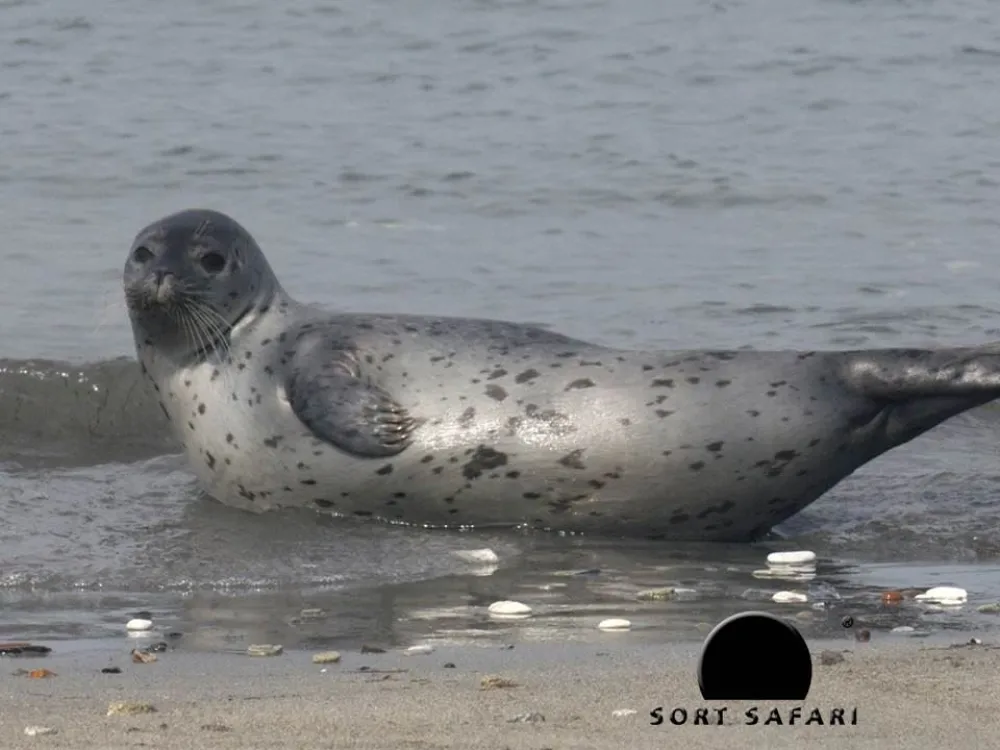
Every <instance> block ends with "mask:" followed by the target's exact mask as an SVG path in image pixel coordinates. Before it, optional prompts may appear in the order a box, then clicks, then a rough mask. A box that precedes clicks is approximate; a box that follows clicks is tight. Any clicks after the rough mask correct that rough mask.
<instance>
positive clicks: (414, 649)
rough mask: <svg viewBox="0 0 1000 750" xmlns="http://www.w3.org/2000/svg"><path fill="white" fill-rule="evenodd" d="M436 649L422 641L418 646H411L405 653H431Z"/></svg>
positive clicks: (415, 654)
mask: <svg viewBox="0 0 1000 750" xmlns="http://www.w3.org/2000/svg"><path fill="white" fill-rule="evenodd" d="M433 651H434V647H433V646H430V645H428V644H426V643H421V644H418V645H416V646H410V647H409V648H408V649H406V650H405V651H404V652H403V653H404V654H406V655H407V656H420V655H421V654H430V653H432V652H433Z"/></svg>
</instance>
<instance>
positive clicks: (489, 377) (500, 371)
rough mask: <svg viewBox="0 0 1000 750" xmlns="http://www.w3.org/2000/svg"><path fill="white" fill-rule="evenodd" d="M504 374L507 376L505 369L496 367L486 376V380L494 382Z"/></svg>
mask: <svg viewBox="0 0 1000 750" xmlns="http://www.w3.org/2000/svg"><path fill="white" fill-rule="evenodd" d="M506 374H507V371H506V370H505V369H503V368H502V367H498V368H497V369H495V370H494V371H493V372H491V373H490V374H489V375H487V376H486V379H487V380H496V379H497V378H502V377H503V376H504V375H506Z"/></svg>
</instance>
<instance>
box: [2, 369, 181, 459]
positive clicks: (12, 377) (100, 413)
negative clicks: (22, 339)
mask: <svg viewBox="0 0 1000 750" xmlns="http://www.w3.org/2000/svg"><path fill="white" fill-rule="evenodd" d="M167 427H168V425H167V421H166V419H165V417H164V416H163V413H162V412H161V411H160V408H159V405H158V403H157V401H156V398H155V397H154V395H153V392H152V389H151V388H149V387H148V385H147V384H146V382H145V380H144V379H143V377H142V374H141V372H140V371H139V366H138V364H136V362H134V361H133V360H131V359H128V358H125V357H121V358H117V359H113V360H108V361H104V362H98V363H95V364H88V365H75V364H70V363H67V362H60V361H55V360H41V359H33V360H10V359H7V360H0V464H2V465H4V466H5V467H7V468H17V467H20V468H41V467H52V466H84V465H91V464H98V463H106V462H110V461H134V460H139V459H142V458H149V457H151V456H156V455H163V454H165V453H170V452H175V451H177V450H178V449H179V448H178V446H177V444H176V443H175V441H174V439H173V437H172V436H171V435H170V432H169V430H168V429H167Z"/></svg>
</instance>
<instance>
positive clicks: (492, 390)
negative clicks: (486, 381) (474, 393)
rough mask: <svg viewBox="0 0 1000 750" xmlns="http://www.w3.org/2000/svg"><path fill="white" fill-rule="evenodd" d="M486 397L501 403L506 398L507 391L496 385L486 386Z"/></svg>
mask: <svg viewBox="0 0 1000 750" xmlns="http://www.w3.org/2000/svg"><path fill="white" fill-rule="evenodd" d="M486 395H487V396H489V397H490V398H492V399H496V400H497V401H503V400H504V399H505V398H507V391H505V390H504V389H503V388H501V387H500V386H498V385H492V384H490V385H488V386H486Z"/></svg>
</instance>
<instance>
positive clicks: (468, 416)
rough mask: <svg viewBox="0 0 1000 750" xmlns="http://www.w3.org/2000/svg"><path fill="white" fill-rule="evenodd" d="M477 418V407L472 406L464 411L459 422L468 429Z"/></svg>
mask: <svg viewBox="0 0 1000 750" xmlns="http://www.w3.org/2000/svg"><path fill="white" fill-rule="evenodd" d="M475 418H476V409H475V407H473V406H470V407H469V408H468V409H466V410H465V411H463V412H462V416H460V417H459V418H458V424H459V425H461V426H462V427H463V428H465V429H468V428H469V427H471V426H472V422H473V420H475Z"/></svg>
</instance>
